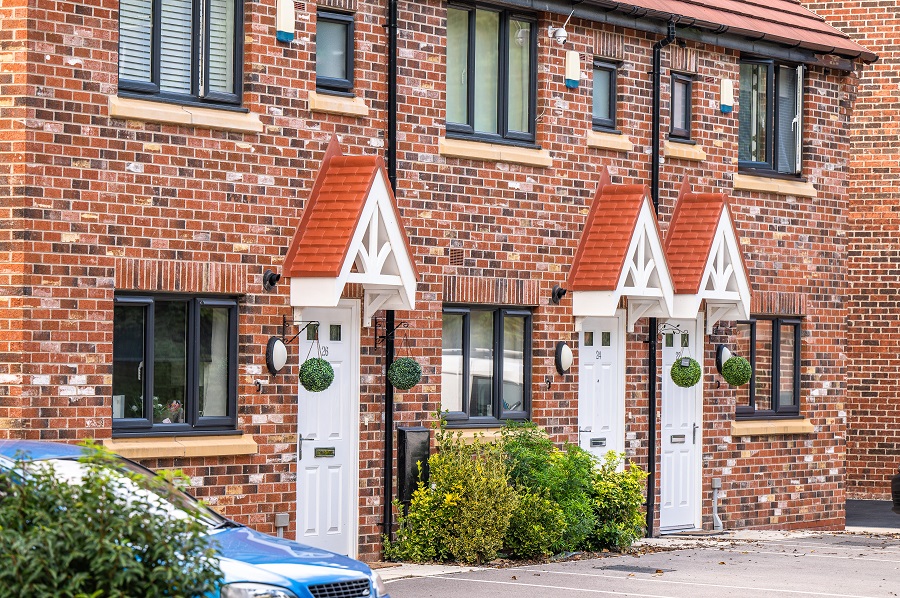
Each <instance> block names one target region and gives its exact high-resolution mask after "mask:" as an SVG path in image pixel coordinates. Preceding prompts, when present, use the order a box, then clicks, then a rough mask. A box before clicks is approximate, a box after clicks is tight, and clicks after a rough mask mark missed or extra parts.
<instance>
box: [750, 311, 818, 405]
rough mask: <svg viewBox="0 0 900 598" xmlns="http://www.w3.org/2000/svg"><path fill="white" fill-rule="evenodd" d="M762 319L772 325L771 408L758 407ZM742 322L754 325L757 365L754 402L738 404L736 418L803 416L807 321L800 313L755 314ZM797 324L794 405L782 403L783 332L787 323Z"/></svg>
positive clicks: (752, 335)
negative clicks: (758, 346)
mask: <svg viewBox="0 0 900 598" xmlns="http://www.w3.org/2000/svg"><path fill="white" fill-rule="evenodd" d="M759 322H767V323H768V324H769V325H771V326H772V379H771V381H770V387H771V389H772V391H771V396H770V397H769V401H770V404H771V405H772V408H771V409H756V363H757V361H756V357H757V355H756V354H757V350H756V336H757V335H756V329H757V325H758V323H759ZM737 324H738V325H747V326H749V327H750V356H749V357H748V358H747V359H748V360H749V361H750V366H751V367H752V368H753V375H752V376H751V377H750V382H749V384H750V404H749V405H738V406H737V407H736V408H735V418H736V419H791V418H798V417H800V400H801V398H800V375H801V372H802V371H803V363H802V360H801V346H800V345H801V338H802V328H803V321H802V319H801V318H799V317H797V316H751V318H750V319H749V320H741V321H738V322H737ZM786 325H789V326H793V327H794V332H793V339H794V355H793V362H794V378H793V384H792V386H791V388H792V391H793V393H794V394H793V396H794V397H795V403H796V404H794V405H781V401H780V400H779V399H780V396H779V389H780V388H781V386H780V383H781V334H782V330H781V329H782V327H783V326H786Z"/></svg>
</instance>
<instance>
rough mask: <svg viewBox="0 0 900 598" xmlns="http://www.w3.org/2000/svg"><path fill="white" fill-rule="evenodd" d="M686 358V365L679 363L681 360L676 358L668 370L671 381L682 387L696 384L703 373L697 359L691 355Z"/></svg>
mask: <svg viewBox="0 0 900 598" xmlns="http://www.w3.org/2000/svg"><path fill="white" fill-rule="evenodd" d="M687 359H688V360H689V361H688V365H681V360H680V359H676V360H675V363H673V364H672V369H671V370H669V375H670V376H671V377H672V382H674V383H675V384H677V385H678V386H680V387H682V388H690V387H691V386H693V385H695V384H697V382H699V381H700V376H702V375H703V370H702V369H701V368H700V364H699V363H697V360H696V359H694V358H692V357H688V358H687Z"/></svg>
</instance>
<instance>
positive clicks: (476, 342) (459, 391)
mask: <svg viewBox="0 0 900 598" xmlns="http://www.w3.org/2000/svg"><path fill="white" fill-rule="evenodd" d="M441 368H442V369H441V372H442V374H441V411H446V412H447V414H446V416H445V417H446V419H447V422H448V423H451V424H453V423H456V424H469V425H478V424H481V425H493V424H496V423H497V422H498V421H499V420H507V419H527V417H528V414H529V413H530V410H531V312H530V311H527V310H519V309H502V308H501V309H491V308H487V307H471V308H468V307H446V308H444V315H443V336H442V357H441Z"/></svg>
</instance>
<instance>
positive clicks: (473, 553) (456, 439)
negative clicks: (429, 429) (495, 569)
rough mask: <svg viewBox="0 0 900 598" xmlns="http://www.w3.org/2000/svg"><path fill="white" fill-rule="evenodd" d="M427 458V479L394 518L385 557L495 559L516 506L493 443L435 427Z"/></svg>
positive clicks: (386, 542) (419, 559)
mask: <svg viewBox="0 0 900 598" xmlns="http://www.w3.org/2000/svg"><path fill="white" fill-rule="evenodd" d="M435 438H436V440H437V452H436V453H435V454H433V455H431V457H430V458H429V459H428V469H429V475H430V479H429V480H428V483H427V484H425V483H423V481H422V480H421V479H420V480H419V486H418V488H417V489H416V491H415V492H414V493H413V497H412V501H411V502H410V505H409V511H408V513H407V514H406V515H402V516H400V517H398V524H399V529H398V531H397V536H396V539H395V540H394V541H390V540H389V539H388V538H385V556H386V557H387V558H390V559H394V560H413V561H424V560H429V559H438V560H446V559H454V560H457V561H460V562H463V563H484V562H487V561H491V560H493V559H494V558H496V556H497V551H498V550H499V549H500V548H501V547H502V545H503V537H504V535H505V534H506V530H507V528H508V527H509V520H510V517H511V516H512V513H513V509H515V507H516V502H517V501H516V493H515V491H514V490H513V488H512V487H511V486H510V485H509V483H508V481H507V471H506V464H505V463H504V459H503V453H502V452H501V450H500V447H499V445H498V444H497V443H496V442H485V441H483V440H482V439H476V440H475V441H474V442H471V443H467V442H466V441H465V440H464V439H463V438H462V434H461V433H459V432H457V433H453V432H449V431H447V430H445V429H443V428H442V429H440V430H439V431H438V433H437V434H436V436H435Z"/></svg>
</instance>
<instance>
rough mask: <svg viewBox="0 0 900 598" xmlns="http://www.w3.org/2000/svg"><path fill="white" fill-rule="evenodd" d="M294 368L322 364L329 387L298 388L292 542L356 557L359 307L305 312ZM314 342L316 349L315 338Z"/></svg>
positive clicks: (356, 305) (348, 305) (356, 304)
mask: <svg viewBox="0 0 900 598" xmlns="http://www.w3.org/2000/svg"><path fill="white" fill-rule="evenodd" d="M303 319H304V321H318V322H319V324H318V326H315V325H310V326H308V327H307V328H306V330H304V331H303V332H301V333H300V337H299V339H298V352H299V359H298V363H299V364H302V363H303V362H304V361H305V360H306V359H307V356H309V357H318V356H319V355H320V353H321V357H323V358H325V359H327V360H328V361H329V363H331V366H332V367H333V368H334V382H333V383H332V384H331V386H330V387H328V388H327V389H326V390H324V391H322V392H309V391H307V390H306V389H305V388H303V386H300V387H299V388H300V392H299V397H298V401H299V408H298V426H297V428H298V429H297V432H298V453H299V454H298V463H297V540H298V541H300V542H303V543H305V544H310V545H311V546H315V547H317V548H325V549H328V550H333V551H334V552H339V553H341V554H347V555H350V556H355V555H356V543H357V526H358V522H357V511H358V504H359V481H358V476H357V470H358V468H359V452H358V451H359V447H358V444H359V440H358V437H359V424H358V422H359V364H358V361H359V307H358V303H356V302H353V303H352V304H351V303H346V304H345V303H344V302H342V303H341V305H340V306H339V307H336V308H317V309H313V308H307V309H304V310H303ZM317 337H318V343H316V338H317Z"/></svg>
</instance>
